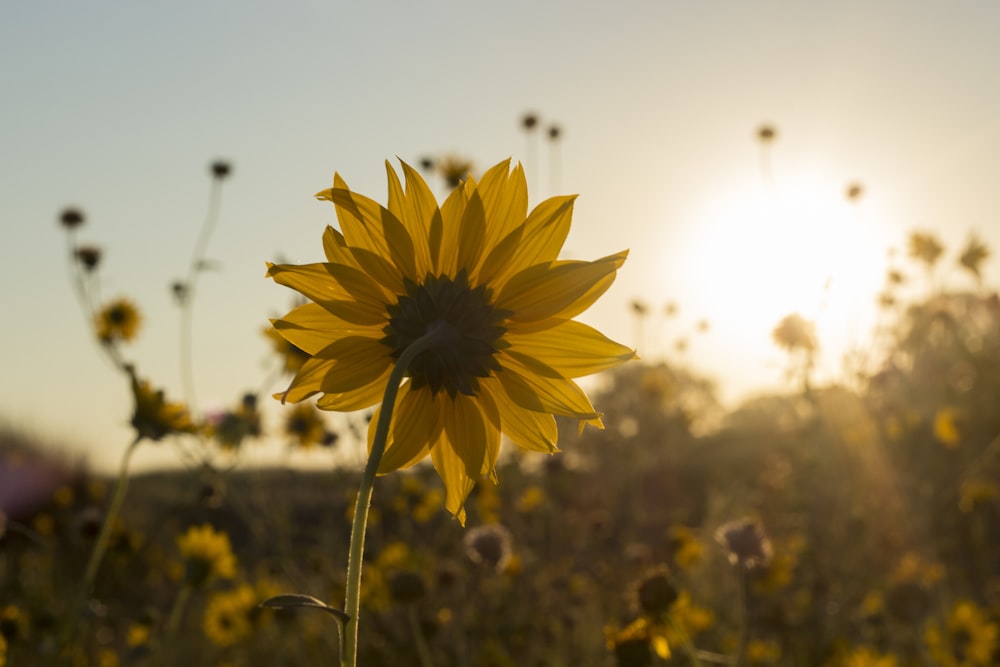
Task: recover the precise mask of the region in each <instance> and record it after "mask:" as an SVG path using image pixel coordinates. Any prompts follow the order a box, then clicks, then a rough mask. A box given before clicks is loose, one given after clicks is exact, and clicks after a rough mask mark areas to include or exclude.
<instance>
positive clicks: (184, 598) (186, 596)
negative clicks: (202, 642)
mask: <svg viewBox="0 0 1000 667" xmlns="http://www.w3.org/2000/svg"><path fill="white" fill-rule="evenodd" d="M191 590H192V589H191V586H190V585H189V584H184V586H182V587H181V589H180V590H179V591H177V597H175V598H174V605H173V607H171V608H170V617H169V619H168V620H167V627H166V634H165V638H166V639H165V641H164V642H163V643H162V645H161V647H160V650H161V652H162V651H163V650H164V649H165V648H166V647H167V646H173V645H174V640H175V639H176V638H177V631H178V630H179V629H180V627H181V619H182V618H184V610H185V609H187V603H188V600H190V599H191ZM160 657H161V659H162V658H163V657H164V656H163V655H162V653H161V655H160Z"/></svg>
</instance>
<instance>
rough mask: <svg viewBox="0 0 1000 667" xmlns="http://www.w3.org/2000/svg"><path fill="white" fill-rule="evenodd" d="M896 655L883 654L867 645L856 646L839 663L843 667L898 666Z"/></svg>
mask: <svg viewBox="0 0 1000 667" xmlns="http://www.w3.org/2000/svg"><path fill="white" fill-rule="evenodd" d="M897 664H898V663H897V662H896V656H894V655H883V654H881V653H879V652H878V651H875V650H874V649H870V648H867V647H862V648H856V649H854V650H853V651H851V652H850V653H848V654H847V656H845V657H844V659H843V660H842V661H841V662H838V663H837V665H840V666H842V667H896V665H897Z"/></svg>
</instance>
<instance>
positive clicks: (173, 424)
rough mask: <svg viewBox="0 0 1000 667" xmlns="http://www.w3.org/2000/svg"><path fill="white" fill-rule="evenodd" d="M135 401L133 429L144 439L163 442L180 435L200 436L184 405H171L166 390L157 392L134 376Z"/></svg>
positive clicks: (133, 392)
mask: <svg viewBox="0 0 1000 667" xmlns="http://www.w3.org/2000/svg"><path fill="white" fill-rule="evenodd" d="M132 398H133V400H134V401H135V409H134V411H133V413H132V426H133V428H135V430H136V432H137V433H138V434H139V435H140V436H141V437H144V438H149V439H150V440H162V439H163V438H164V437H166V436H168V435H172V434H176V433H195V432H197V430H198V429H197V427H196V426H195V424H194V423H193V422H192V421H191V417H190V416H189V415H188V411H187V408H186V407H185V406H184V404H183V403H171V402H169V401H167V400H166V398H165V397H164V395H163V390H154V389H153V387H152V386H151V385H150V384H149V383H148V382H146V381H144V380H142V381H140V380H139V379H138V378H136V376H135V374H134V373H132Z"/></svg>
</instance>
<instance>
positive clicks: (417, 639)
mask: <svg viewBox="0 0 1000 667" xmlns="http://www.w3.org/2000/svg"><path fill="white" fill-rule="evenodd" d="M407 606H408V607H409V608H408V609H407V610H406V613H407V616H409V617H410V628H411V629H412V630H413V643H414V644H415V645H416V647H417V658H419V659H420V667H434V662H433V661H432V660H431V652H430V650H429V649H428V648H427V641H426V640H425V639H424V631H423V630H421V629H420V619H419V618H417V606H416V605H415V604H413V603H410V604H409V605H407Z"/></svg>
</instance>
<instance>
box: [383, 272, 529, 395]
mask: <svg viewBox="0 0 1000 667" xmlns="http://www.w3.org/2000/svg"><path fill="white" fill-rule="evenodd" d="M404 284H405V287H406V294H405V295H403V296H400V297H399V301H397V302H396V303H395V304H394V305H391V306H389V307H388V311H389V324H387V325H386V326H385V327H384V328H383V329H382V331H383V332H384V333H385V338H383V339H382V343H384V344H386V345H388V346H389V347H390V348H391V349H392V357H393V358H394V359H398V358H399V355H401V354H402V353H403V351H404V350H405V349H406V348H407V347H408V346H409V345H410V344H412V343H413V342H414V341H416V340H417V339H419V338H421V337H423V336H424V335H425V334H426V333H427V332H428V331H430V330H431V329H433V328H434V327H438V328H441V329H444V331H442V335H441V340H442V342H441V343H440V344H439V345H436V346H434V347H432V348H431V349H429V350H426V351H425V352H422V353H421V354H419V355H417V357H416V358H415V359H414V360H413V362H412V363H411V364H410V369H409V376H410V378H411V379H412V382H413V388H414V389H419V388H420V387H424V386H429V387H430V389H431V392H432V393H434V394H437V392H439V391H440V390H442V389H444V390H446V391H447V392H448V394H449V396H451V397H452V398H454V397H455V395H456V394H457V393H462V394H465V395H466V396H475V395H476V394H477V393H478V391H479V381H478V380H477V378H484V377H489V376H490V374H491V373H492V372H495V371H499V370H500V365H499V364H498V363H497V360H496V358H495V354H496V352H497V351H498V350H499V349H501V348H503V347H505V346H506V343H505V342H504V341H503V335H504V333H505V332H506V331H507V329H506V328H505V327H504V326H503V321H504V318H506V317H507V316H508V315H510V314H511V313H510V311H506V310H503V309H500V308H496V307H495V306H494V305H493V303H492V300H491V297H492V293H491V291H490V290H489V289H488V288H487V287H486V286H484V285H479V286H477V287H472V286H471V285H469V277H468V274H467V273H466V272H465V271H464V270H462V271H459V272H458V274H457V275H456V276H455V277H454V278H452V277H450V276H432V275H428V276H427V277H426V278H425V279H424V281H423V282H422V283H420V284H417V283H415V282H413V281H412V280H409V279H406V280H405V282H404Z"/></svg>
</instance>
